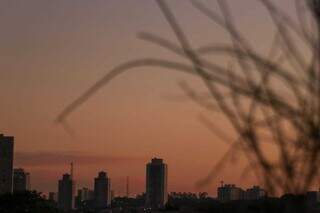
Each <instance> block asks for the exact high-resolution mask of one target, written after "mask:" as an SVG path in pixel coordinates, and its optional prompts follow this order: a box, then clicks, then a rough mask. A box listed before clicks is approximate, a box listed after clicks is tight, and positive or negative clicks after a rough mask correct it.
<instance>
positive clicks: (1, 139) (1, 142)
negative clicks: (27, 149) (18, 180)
mask: <svg viewBox="0 0 320 213" xmlns="http://www.w3.org/2000/svg"><path fill="white" fill-rule="evenodd" d="M13 147H14V137H7V136H4V135H3V134H0V194H5V193H12V175H13V174H12V170H13Z"/></svg>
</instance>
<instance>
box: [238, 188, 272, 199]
mask: <svg viewBox="0 0 320 213" xmlns="http://www.w3.org/2000/svg"><path fill="white" fill-rule="evenodd" d="M266 196H267V192H266V191H265V190H263V189H261V188H260V186H253V187H252V188H249V189H247V190H246V191H245V195H244V199H245V200H260V199H262V198H265V197H266Z"/></svg>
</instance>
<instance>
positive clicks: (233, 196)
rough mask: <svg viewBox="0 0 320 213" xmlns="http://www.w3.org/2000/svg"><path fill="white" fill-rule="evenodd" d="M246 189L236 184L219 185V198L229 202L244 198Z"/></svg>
mask: <svg viewBox="0 0 320 213" xmlns="http://www.w3.org/2000/svg"><path fill="white" fill-rule="evenodd" d="M244 193H245V192H244V190H243V189H241V188H239V187H237V186H236V185H234V184H226V185H222V186H220V187H218V200H219V201H221V202H228V201H234V200H243V199H244Z"/></svg>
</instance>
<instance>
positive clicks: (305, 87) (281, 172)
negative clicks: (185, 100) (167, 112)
mask: <svg viewBox="0 0 320 213" xmlns="http://www.w3.org/2000/svg"><path fill="white" fill-rule="evenodd" d="M155 2H156V3H157V5H158V7H159V9H160V10H161V11H162V14H163V15H164V18H165V20H166V21H167V23H168V25H169V27H170V28H171V30H172V31H173V33H174V35H175V37H176V39H177V42H172V41H169V40H167V39H166V38H162V37H161V36H159V35H153V34H150V33H145V32H143V33H140V34H139V35H138V37H139V38H140V39H143V40H144V41H146V42H149V43H151V44H153V45H156V46H157V47H159V48H164V49H165V50H167V51H169V52H171V53H174V54H176V55H177V56H178V57H181V58H182V59H184V60H185V61H186V63H181V62H176V61H169V60H163V59H156V58H145V59H141V60H135V61H131V62H127V63H124V64H122V65H119V66H118V67H116V68H114V69H113V70H111V71H110V72H109V73H107V74H106V75H105V76H104V77H103V78H102V79H100V80H99V81H97V82H96V83H95V84H94V85H93V86H92V87H90V88H89V89H88V90H87V91H85V93H84V94H82V95H81V96H80V97H79V98H77V99H76V100H75V101H74V102H72V103H71V104H69V105H68V106H67V107H66V108H65V109H64V110H63V111H62V112H61V113H60V114H59V115H58V116H57V118H56V122H58V123H61V124H64V123H65V122H66V121H67V119H68V118H69V117H70V115H71V114H72V113H73V112H74V111H76V110H77V109H78V108H79V107H80V106H81V105H82V104H84V103H85V102H86V101H88V100H89V98H90V97H92V96H93V95H94V94H95V93H96V92H97V91H99V90H100V89H101V88H102V87H104V86H105V85H107V84H108V83H109V82H110V81H112V79H114V78H115V77H117V76H119V75H121V74H123V73H125V72H127V71H128V70H130V69H133V68H139V67H145V66H151V67H154V66H158V67H162V68H167V69H169V70H171V71H179V72H182V73H186V74H191V75H193V76H195V77H198V78H200V79H201V80H202V83H203V84H204V86H205V87H206V89H207V94H206V96H205V97H203V95H202V94H200V93H199V92H198V91H197V90H196V89H194V88H190V87H189V86H188V84H186V83H183V84H181V85H180V86H181V88H182V89H183V91H184V92H185V93H186V95H187V96H188V97H190V98H191V99H192V100H193V101H195V102H196V103H198V104H199V105H200V106H201V107H204V108H205V109H206V110H209V111H213V112H215V113H221V114H222V115H224V118H225V119H226V121H228V123H229V124H230V126H231V127H232V129H233V131H234V133H235V134H236V138H235V139H234V140H232V139H231V140H230V139H227V138H228V137H226V135H227V136H229V135H230V133H229V132H223V131H222V130H220V129H216V128H215V127H214V125H211V123H210V121H208V120H207V119H202V122H203V123H204V124H205V126H207V127H208V128H212V129H213V130H212V132H213V133H214V134H216V135H217V136H218V137H219V138H221V139H223V140H228V142H229V144H230V148H229V150H228V151H227V152H226V153H225V155H224V156H223V157H222V159H221V160H220V161H218V162H217V164H216V166H214V168H213V169H212V170H211V171H210V172H209V175H208V176H207V177H206V178H204V179H203V180H201V181H199V185H201V186H203V185H205V184H208V183H209V182H211V181H212V180H214V178H215V177H216V175H217V174H218V173H219V171H220V170H221V168H222V167H223V166H224V164H225V163H226V162H228V159H229V158H230V157H231V156H232V155H238V154H239V153H242V154H243V155H244V156H245V157H246V159H247V161H248V167H247V168H246V169H245V171H253V172H254V174H255V176H256V177H257V178H258V180H260V181H261V182H262V184H264V186H265V187H266V188H267V190H268V192H269V193H270V194H275V193H277V192H279V190H280V192H285V193H296V194H299V193H304V192H306V191H307V190H308V189H309V188H310V187H312V186H313V185H314V184H316V183H317V179H318V178H319V170H318V165H320V69H319V68H320V65H319V64H320V43H319V40H320V39H319V25H320V24H319V23H320V22H319V20H320V1H318V0H308V1H299V0H295V7H296V11H297V17H298V22H297V23H296V22H295V21H294V20H292V19H291V18H290V16H288V15H287V14H286V13H285V12H284V11H282V10H281V9H279V8H278V7H277V6H276V5H274V3H273V2H272V1H270V0H259V2H260V4H261V5H262V6H263V7H264V8H265V9H266V10H267V11H268V14H269V16H270V18H271V20H272V22H273V25H274V28H275V32H274V36H273V38H274V39H273V43H272V45H271V47H270V52H269V53H268V54H266V55H264V54H261V53H258V51H257V50H256V49H255V48H254V46H255V45H251V44H250V42H249V41H248V39H246V36H245V35H243V34H242V33H241V32H240V30H239V29H238V27H239V26H237V25H236V24H235V21H234V18H233V15H232V11H231V9H230V7H229V4H228V1H227V0H217V3H218V5H219V9H220V11H221V15H220V14H218V13H217V12H216V11H214V10H212V9H210V8H208V7H207V6H205V5H204V4H203V2H202V1H197V0H191V1H190V2H191V4H192V5H193V6H194V8H195V9H196V10H198V11H199V12H200V13H201V14H203V15H204V16H205V17H207V18H208V19H210V20H211V21H212V22H213V23H215V24H217V25H218V26H220V27H221V28H222V29H223V30H224V31H225V32H226V33H227V34H228V36H229V37H230V43H229V44H225V45H222V44H207V45H204V46H202V47H197V48H196V47H193V46H192V44H191V42H190V41H189V40H188V36H187V35H186V34H185V32H184V30H183V29H182V27H181V25H180V24H179V22H178V19H177V17H176V15H175V13H174V11H173V10H171V8H170V7H169V5H168V2H167V1H166V0H155ZM308 26H311V27H308ZM297 41H299V42H297ZM298 43H299V45H297V44H298ZM301 46H304V47H305V48H306V49H307V51H308V52H309V54H310V56H311V57H308V56H307V54H305V51H306V50H305V49H302V48H301ZM208 55H210V56H219V57H220V56H226V57H228V58H230V63H229V64H228V66H223V65H221V64H217V63H214V62H212V61H210V60H209V59H208V57H205V56H208ZM187 62H188V63H187ZM270 140H271V142H270ZM265 143H269V144H272V146H275V147H276V150H277V153H275V155H276V154H277V156H274V157H276V159H270V156H269V155H270V154H268V153H267V152H266V150H265V149H264V147H263V144H265Z"/></svg>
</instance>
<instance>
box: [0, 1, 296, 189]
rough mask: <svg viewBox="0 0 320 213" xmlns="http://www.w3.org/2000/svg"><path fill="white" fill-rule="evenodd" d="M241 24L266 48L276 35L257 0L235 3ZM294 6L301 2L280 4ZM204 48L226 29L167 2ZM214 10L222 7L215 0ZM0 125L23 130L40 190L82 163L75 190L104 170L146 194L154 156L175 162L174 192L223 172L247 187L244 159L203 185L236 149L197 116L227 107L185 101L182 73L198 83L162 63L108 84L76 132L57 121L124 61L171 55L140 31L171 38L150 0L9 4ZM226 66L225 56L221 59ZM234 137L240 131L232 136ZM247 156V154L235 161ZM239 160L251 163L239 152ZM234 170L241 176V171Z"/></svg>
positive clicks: (1, 22) (20, 145)
mask: <svg viewBox="0 0 320 213" xmlns="http://www.w3.org/2000/svg"><path fill="white" fill-rule="evenodd" d="M229 2H230V3H232V8H233V11H234V13H235V16H236V17H237V22H238V24H239V25H240V26H241V27H242V29H243V31H244V32H245V33H246V34H247V35H248V37H249V38H250V40H251V41H252V42H253V43H254V44H255V46H256V47H257V48H258V49H260V50H261V51H266V50H267V47H268V44H269V43H268V41H269V40H270V37H271V35H272V34H271V28H270V19H269V18H268V16H267V13H266V12H265V10H264V9H263V7H261V5H259V4H258V3H257V1H256V0H241V1H239V0H230V1H229ZM280 2H281V6H282V7H287V9H286V10H287V11H288V12H289V13H291V12H292V11H293V8H292V2H293V0H281V1H280ZM170 5H171V6H172V8H173V9H174V11H175V13H176V14H177V15H178V16H179V18H180V20H181V24H182V26H183V27H184V28H185V30H186V32H187V34H188V35H190V39H191V41H192V42H193V44H194V45H195V46H199V45H202V44H206V43H212V42H225V41H227V39H228V37H227V36H226V34H225V33H224V32H223V31H222V30H221V29H220V28H219V27H217V26H216V25H214V24H213V23H212V22H210V21H208V19H207V18H205V17H203V16H202V15H201V14H200V13H199V12H198V11H197V10H195V9H194V8H192V7H191V5H190V4H189V3H188V1H179V0H170ZM208 6H210V7H212V8H216V9H217V7H216V4H215V3H214V1H213V0H212V1H208ZM0 14H1V15H0V16H1V18H0V26H1V28H2V29H1V33H0V35H1V36H0V37H1V39H0V96H1V99H2V102H1V107H0V117H1V122H0V132H2V133H4V134H8V135H14V136H15V137H16V141H15V151H16V157H15V166H21V167H24V168H25V169H27V170H28V171H30V172H31V178H32V179H31V181H32V187H33V188H34V189H37V190H40V191H44V192H48V191H56V190H57V180H58V178H59V177H60V176H61V175H62V173H63V172H67V171H68V166H69V163H70V161H74V162H75V176H76V179H77V182H78V186H89V187H92V184H93V177H94V176H96V175H97V173H98V171H99V170H106V171H107V172H108V174H109V175H110V176H111V178H112V182H113V188H114V190H115V192H116V194H123V193H124V191H125V177H126V176H130V177H131V192H132V193H133V194H136V193H140V192H142V191H144V185H145V183H144V181H145V180H144V179H145V164H146V163H147V161H149V159H150V158H152V157H154V156H158V157H162V158H164V159H165V161H166V162H167V163H168V165H169V191H199V190H200V191H201V190H203V191H208V192H210V193H211V194H215V190H216V186H217V185H218V184H219V181H220V180H222V179H223V180H225V182H235V183H239V184H240V185H243V186H249V185H251V184H254V180H253V178H250V177H247V178H245V179H242V180H240V179H239V174H240V173H241V168H242V166H241V164H243V163H239V164H240V165H235V164H229V166H228V168H225V170H224V171H223V172H222V173H221V174H218V178H217V180H215V181H214V182H213V183H212V184H211V185H208V186H207V187H205V188H203V189H197V188H195V187H194V186H195V183H196V181H198V180H200V179H201V178H204V177H205V176H206V175H207V174H208V172H209V170H210V169H211V168H212V166H213V165H214V163H215V162H217V161H218V159H219V158H220V157H221V156H222V154H223V153H224V151H226V149H227V146H226V145H225V144H224V143H223V142H222V141H219V140H218V139H217V138H216V137H215V136H213V135H212V133H211V132H210V131H208V130H207V129H206V128H205V127H204V126H203V125H202V124H201V123H200V122H199V121H198V116H199V114H201V113H202V114H203V113H204V114H205V115H207V116H208V117H209V118H210V119H211V120H212V121H213V122H215V123H216V124H217V125H218V126H220V127H223V128H227V129H228V127H227V126H225V125H226V124H225V123H224V121H223V119H222V117H221V116H220V115H218V114H208V113H206V112H205V110H204V109H202V108H199V107H198V106H197V105H196V104H194V103H192V101H190V100H188V99H187V98H182V99H179V100H180V101H175V100H173V99H174V98H172V97H176V96H177V97H180V96H182V97H183V92H182V91H181V89H180V88H179V86H178V82H179V81H182V80H184V81H189V82H190V81H192V85H194V86H196V87H197V88H199V90H201V88H203V87H202V85H201V84H200V82H198V80H197V79H195V78H191V77H189V76H185V75H182V74H177V73H174V72H171V71H167V70H161V69H159V68H157V69H156V68H141V69H135V70H132V71H130V72H128V73H127V74H125V75H123V76H121V77H119V78H117V79H116V80H114V81H113V82H112V83H111V84H109V85H108V86H106V87H105V88H103V89H102V90H101V91H99V92H98V93H97V94H96V95H95V96H94V97H93V98H91V99H90V100H89V101H88V102H87V103H85V104H84V105H83V106H81V108H80V109H79V110H77V111H76V112H75V113H73V114H72V116H71V117H70V118H69V122H70V125H71V126H72V128H73V129H74V130H75V132H76V134H75V136H74V137H71V136H70V135H68V134H67V133H66V132H65V131H64V130H63V128H61V126H59V125H56V124H55V123H54V119H55V117H56V116H57V115H58V113H59V112H60V111H61V110H62V109H63V107H65V106H66V105H67V104H69V103H70V102H71V101H72V100H74V99H75V98H76V97H77V96H78V95H80V94H81V93H82V92H84V91H85V90H86V89H87V88H88V87H89V86H91V85H92V84H93V83H94V82H95V81H97V80H98V79H99V78H101V77H102V76H103V75H104V74H105V73H106V72H108V70H110V69H111V68H112V67H114V66H115V65H117V64H119V63H121V62H125V61H127V60H130V59H137V58H140V57H144V56H153V57H156V58H172V57H173V56H172V54H171V53H168V52H167V51H164V50H162V49H160V48H158V47H155V46H153V45H150V44H147V43H146V42H145V41H141V40H139V39H138V38H137V36H136V34H137V33H138V32H141V31H145V32H152V33H155V34H158V35H161V36H163V37H165V38H169V39H171V40H173V41H175V40H174V37H173V34H172V32H171V31H170V29H169V27H168V26H167V23H166V22H165V21H164V19H163V16H162V15H161V13H160V12H159V9H158V8H157V7H156V4H155V3H154V2H153V1H151V0H121V1H119V0H105V1H102V0H90V1H88V0H74V1H65V0H55V1H52V0H28V1H18V0H0ZM221 63H227V62H226V61H221ZM230 134H232V132H231V133H230ZM235 161H238V159H235ZM240 162H242V161H241V160H240ZM235 174H236V175H235Z"/></svg>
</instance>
